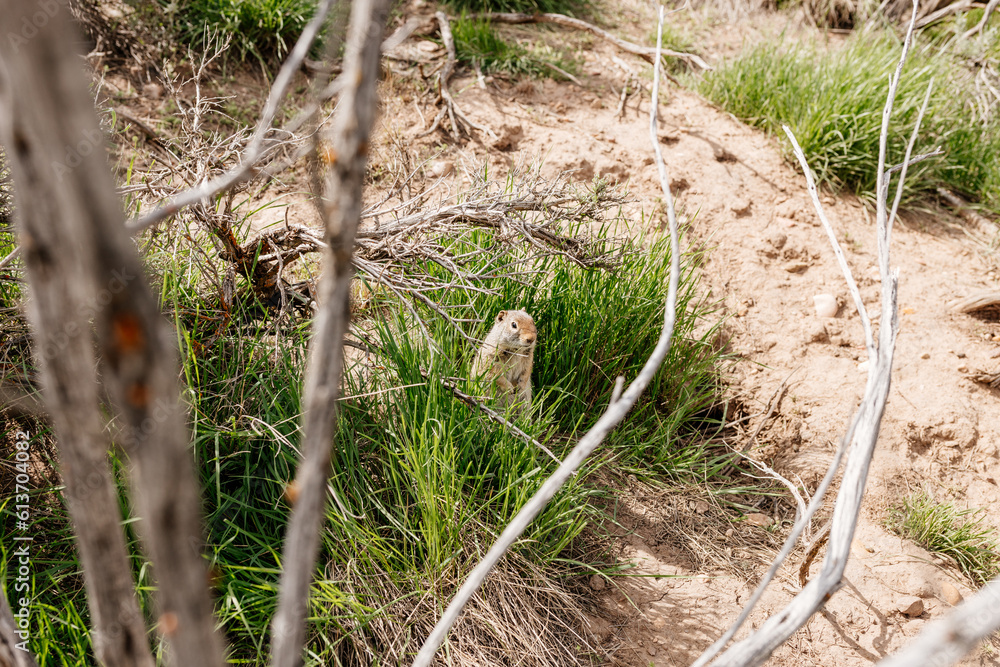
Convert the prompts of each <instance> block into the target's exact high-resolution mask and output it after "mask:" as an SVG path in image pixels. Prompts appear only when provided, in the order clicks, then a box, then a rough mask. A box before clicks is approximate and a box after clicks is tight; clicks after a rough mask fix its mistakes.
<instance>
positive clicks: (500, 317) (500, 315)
mask: <svg viewBox="0 0 1000 667" xmlns="http://www.w3.org/2000/svg"><path fill="white" fill-rule="evenodd" d="M505 317H507V311H506V310H501V311H500V312H499V313H497V322H503V318H505Z"/></svg>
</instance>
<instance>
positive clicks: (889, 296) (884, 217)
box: [695, 0, 927, 667]
mask: <svg viewBox="0 0 1000 667" xmlns="http://www.w3.org/2000/svg"><path fill="white" fill-rule="evenodd" d="M917 10H918V5H917V2H916V0H914V2H913V11H912V15H911V18H910V24H909V29H908V30H907V33H906V39H905V40H904V43H903V52H902V54H901V56H900V60H899V64H898V66H897V68H896V71H895V73H894V75H893V76H892V78H891V79H890V82H889V92H888V94H887V96H886V104H885V108H884V110H883V114H882V132H881V137H880V142H879V166H878V183H877V188H876V191H877V195H878V196H877V202H876V206H877V211H876V221H877V222H876V234H877V239H878V250H879V253H878V254H879V270H880V273H881V276H882V312H881V319H880V321H881V326H880V328H879V342H878V346H877V348H876V346H875V342H874V340H873V339H872V332H871V329H870V325H869V327H868V328H866V329H865V337H866V341H865V342H866V345H867V346H868V349H869V350H873V349H874V350H875V355H874V357H873V358H871V366H870V368H869V372H868V382H867V385H866V387H865V393H864V397H863V398H862V402H861V406H860V407H859V409H858V412H857V414H856V415H855V418H854V420H853V421H852V424H851V426H850V428H849V429H848V438H849V440H850V442H851V452H850V456H849V457H848V461H847V465H846V467H845V470H844V478H843V481H842V483H841V487H840V491H839V493H838V496H837V501H836V504H835V505H834V512H833V518H832V520H831V524H830V537H829V544H828V547H827V554H826V558H825V559H824V561H823V567H822V568H821V570H820V572H819V574H818V575H817V576H816V578H815V579H813V580H812V581H810V582H809V583H808V584H807V585H806V586H805V587H804V588H803V589H802V591H801V592H800V593H799V594H798V595H796V596H795V598H794V599H793V600H792V601H791V602H790V603H789V604H788V605H787V606H786V607H785V608H784V609H783V610H782V611H781V612H779V613H778V614H776V615H774V616H772V617H771V618H769V619H768V620H767V621H765V622H764V623H763V624H762V625H761V626H760V628H759V629H758V630H757V631H756V632H755V633H753V634H751V635H750V636H749V637H747V638H746V639H744V640H742V641H740V642H738V643H736V644H735V645H733V646H732V647H731V648H730V649H728V650H727V651H726V652H725V653H723V654H722V655H721V656H720V657H719V658H718V659H716V660H715V661H714V662H713V663H712V664H713V665H716V666H718V667H721V666H726V667H747V666H753V665H759V664H761V663H763V662H764V661H765V660H766V659H767V658H768V657H769V656H770V655H771V653H772V652H773V651H774V649H776V648H777V647H778V646H780V645H781V644H782V643H783V642H784V641H785V640H786V639H788V637H790V636H791V635H792V633H794V632H795V631H796V630H798V629H799V628H800V627H802V626H803V625H804V624H805V623H806V622H807V621H808V620H809V618H810V617H811V616H812V615H813V613H815V612H816V611H817V610H818V609H819V608H820V607H821V606H822V605H823V604H824V603H825V602H826V600H827V599H828V598H829V596H830V595H832V594H833V593H834V592H835V591H836V590H837V589H838V588H839V586H840V583H841V578H842V577H843V573H844V568H845V567H846V565H847V558H848V556H849V552H850V545H851V540H852V539H853V536H854V529H855V527H856V525H857V519H858V513H859V512H860V509H861V500H862V497H863V495H864V489H865V481H866V478H867V474H868V467H869V465H870V463H871V457H872V454H873V452H874V448H875V443H876V441H877V440H878V433H879V429H880V426H881V420H882V414H883V412H884V410H885V404H886V400H887V399H888V394H889V382H890V377H891V372H892V359H893V352H894V350H895V343H896V335H897V332H898V329H899V320H898V313H897V306H896V295H897V288H898V273H897V272H895V271H890V262H889V248H890V240H891V234H892V223H893V219H894V217H895V214H896V206H897V204H898V202H899V199H900V196H901V193H902V183H903V182H904V180H905V178H906V167H907V166H908V165H909V162H910V155H911V153H912V149H913V144H914V142H915V141H916V136H917V131H918V129H919V126H920V124H921V121H922V120H923V114H924V112H925V111H926V100H927V98H926V97H925V104H924V107H923V109H922V110H921V113H920V114H919V115H918V118H917V122H916V128H915V129H914V133H913V135H911V138H910V142H909V144H908V145H907V150H906V157H905V159H904V161H903V168H902V170H901V173H900V176H899V181H898V184H897V191H896V198H895V200H894V202H893V207H892V209H891V211H890V209H889V208H888V195H889V191H888V177H889V171H888V170H887V169H886V164H885V153H886V145H887V143H888V129H889V128H888V126H889V118H890V116H891V113H892V105H893V101H894V100H895V94H896V88H897V86H898V83H899V78H900V76H901V74H902V69H903V64H904V62H905V61H906V57H907V55H908V53H909V49H910V46H911V44H912V38H913V30H914V24H915V23H916V20H917ZM785 131H786V134H788V136H789V139H791V141H792V146H793V148H794V150H795V155H796V157H797V158H798V159H799V162H800V164H801V165H802V168H803V172H804V173H805V176H806V180H807V183H809V185H810V192H811V191H812V189H813V188H814V187H815V186H814V184H813V180H812V174H811V172H810V170H809V166H808V164H807V162H806V159H805V156H804V155H803V154H802V150H801V148H799V145H798V142H796V141H795V137H794V135H792V133H791V131H790V130H788V128H785ZM814 204H815V205H816V208H817V213H818V214H819V215H820V217H821V219H824V218H825V216H824V214H823V212H822V204H820V203H819V202H818V200H816V199H814ZM833 241H834V244H835V245H836V239H835V237H834V238H833ZM841 268H842V270H843V271H844V274H845V278H847V279H848V284H851V283H852V282H853V280H852V279H851V278H850V276H849V274H850V269H849V267H846V263H842V265H841ZM856 305H858V307H859V312H864V305H863V304H861V303H856ZM742 616H743V615H742V614H741V617H742ZM727 634H728V633H727ZM721 645H722V642H721V641H720V642H716V644H715V645H713V647H711V648H710V649H709V651H707V652H706V654H704V655H703V656H701V657H700V658H699V660H698V661H697V662H696V663H695V664H696V665H703V664H706V663H707V662H708V660H710V659H711V656H712V655H713V654H714V653H713V651H717V650H718V649H719V648H721Z"/></svg>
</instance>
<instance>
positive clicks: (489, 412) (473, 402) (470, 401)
mask: <svg viewBox="0 0 1000 667" xmlns="http://www.w3.org/2000/svg"><path fill="white" fill-rule="evenodd" d="M421 375H424V374H423V372H421ZM424 377H425V378H426V377H427V376H426V375H424ZM441 384H443V385H444V386H445V387H446V388H447V389H448V390H450V391H451V393H452V394H454V395H455V398H457V399H458V400H460V401H462V402H463V403H465V404H466V405H468V406H469V407H473V408H476V409H477V410H479V411H480V412H482V413H483V414H484V415H486V416H487V417H489V418H490V419H492V420H493V421H494V422H496V423H497V424H500V425H501V426H503V427H504V428H506V429H508V430H509V431H510V432H511V433H513V434H514V435H516V436H517V437H519V438H520V439H521V440H524V441H525V442H527V443H528V444H530V445H534V446H535V447H537V448H538V449H540V450H541V451H543V452H545V454H546V456H548V457H549V458H550V459H552V460H553V461H555V462H556V463H560V461H559V459H558V457H556V455H555V454H553V453H552V450H550V449H549V448H548V447H546V446H545V445H543V444H542V443H540V442H538V441H537V440H535V439H534V438H532V437H531V436H530V435H528V434H527V433H525V432H524V431H522V430H521V429H519V428H518V427H517V425H515V424H512V423H510V422H509V421H508V420H506V419H504V418H503V416H502V415H500V414H499V413H498V412H497V411H496V410H494V409H492V408H490V407H489V406H487V405H486V404H485V403H483V402H482V401H480V400H477V399H476V398H474V397H472V396H469V395H468V394H466V393H465V392H464V391H462V390H461V389H459V388H458V387H457V386H455V384H454V383H452V382H449V381H447V380H445V379H442V380H441Z"/></svg>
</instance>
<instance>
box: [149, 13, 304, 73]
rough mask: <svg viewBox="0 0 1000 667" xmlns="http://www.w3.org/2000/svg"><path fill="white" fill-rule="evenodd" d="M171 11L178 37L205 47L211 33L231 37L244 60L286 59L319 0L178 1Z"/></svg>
mask: <svg viewBox="0 0 1000 667" xmlns="http://www.w3.org/2000/svg"><path fill="white" fill-rule="evenodd" d="M161 5H162V6H163V7H165V8H168V9H167V11H168V12H169V16H170V17H171V19H172V21H173V28H174V32H175V34H177V36H178V38H179V39H180V40H181V41H182V42H185V43H187V44H190V45H192V46H194V47H196V48H197V47H202V46H203V45H204V40H205V35H206V33H207V32H212V33H216V34H218V35H219V36H220V37H222V38H231V39H232V44H231V48H232V49H235V52H236V54H237V55H238V56H239V58H240V59H241V60H244V59H246V57H247V56H253V57H255V58H259V59H261V60H263V61H272V60H277V59H280V58H282V57H284V56H285V55H286V54H287V53H288V51H289V49H291V47H292V45H293V44H294V43H295V40H296V39H298V37H299V35H300V34H301V33H302V29H303V28H305V26H306V23H308V22H309V19H310V18H312V15H313V13H314V12H315V10H316V0H175V1H174V2H170V3H167V2H164V1H163V0H161Z"/></svg>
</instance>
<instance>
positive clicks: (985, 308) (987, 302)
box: [949, 291, 1000, 315]
mask: <svg viewBox="0 0 1000 667" xmlns="http://www.w3.org/2000/svg"><path fill="white" fill-rule="evenodd" d="M949 305H950V306H951V307H952V309H953V310H955V311H957V312H959V313H965V314H970V313H972V314H975V313H995V314H998V315H1000V292H995V291H987V292H978V293H976V294H973V295H972V296H967V297H965V298H964V299H959V300H958V301H955V302H952V303H951V304H949Z"/></svg>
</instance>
